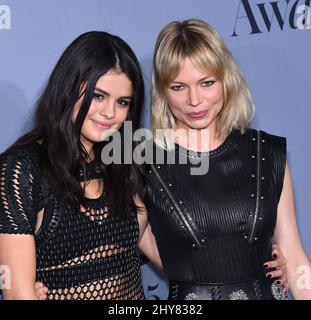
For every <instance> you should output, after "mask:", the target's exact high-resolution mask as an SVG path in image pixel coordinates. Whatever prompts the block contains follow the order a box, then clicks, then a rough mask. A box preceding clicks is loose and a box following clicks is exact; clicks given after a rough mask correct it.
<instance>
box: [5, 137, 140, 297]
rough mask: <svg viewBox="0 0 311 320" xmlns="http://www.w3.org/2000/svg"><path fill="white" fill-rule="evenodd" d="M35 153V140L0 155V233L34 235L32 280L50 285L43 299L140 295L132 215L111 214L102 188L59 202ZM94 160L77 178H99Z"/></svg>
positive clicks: (136, 234)
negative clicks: (78, 198) (39, 220)
mask: <svg viewBox="0 0 311 320" xmlns="http://www.w3.org/2000/svg"><path fill="white" fill-rule="evenodd" d="M39 154H40V145H39V144H37V143H34V144H31V145H28V146H24V147H19V148H17V149H15V150H14V151H8V152H5V153H3V154H2V155H1V156H0V180H1V184H0V233H8V234H30V235H33V236H34V237H35V241H36V255H37V257H36V259H37V281H42V282H43V283H44V284H45V285H46V286H47V287H48V288H49V292H48V299H61V300H69V299H143V298H144V294H143V290H142V287H141V278H140V261H139V257H138V255H137V252H136V245H137V241H138V237H139V225H138V221H137V218H136V217H132V218H120V217H117V216H112V215H110V214H109V208H108V205H107V201H106V194H105V192H103V193H102V195H101V196H100V197H99V198H97V199H86V198H85V199H84V201H83V202H84V203H83V204H76V205H73V204H70V205H69V204H68V205H64V204H62V205H61V204H60V201H58V199H57V196H55V194H53V192H51V189H50V188H49V187H48V184H47V183H46V180H45V179H44V175H43V174H42V169H41V167H40V161H39ZM97 164H98V162H97V161H96V160H95V161H92V162H91V163H90V164H88V165H87V167H86V170H85V174H83V177H82V179H81V180H82V181H83V180H90V179H96V178H97V179H100V177H101V173H100V171H99V170H98V166H97ZM42 210H44V211H43V221H42V224H41V227H40V228H39V230H36V221H37V217H38V213H39V212H42Z"/></svg>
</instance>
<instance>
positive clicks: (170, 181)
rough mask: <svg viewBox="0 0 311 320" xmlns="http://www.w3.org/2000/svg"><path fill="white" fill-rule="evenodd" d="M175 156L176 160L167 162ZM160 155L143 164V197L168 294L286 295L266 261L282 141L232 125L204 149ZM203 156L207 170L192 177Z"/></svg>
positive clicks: (281, 176) (279, 178)
mask: <svg viewBox="0 0 311 320" xmlns="http://www.w3.org/2000/svg"><path fill="white" fill-rule="evenodd" d="M162 151H163V150H162ZM172 153H174V154H175V157H176V159H179V161H176V162H177V163H176V164H168V159H171V157H172V155H174V154H172ZM164 154H165V157H164V158H165V160H164V163H159V161H158V163H154V164H152V165H150V166H149V168H148V171H149V175H148V177H149V190H148V196H147V199H146V200H145V202H146V206H147V209H148V213H149V219H150V224H151V226H152V231H153V233H154V235H155V238H156V241H157V245H158V248H159V251H160V256H161V259H162V262H163V267H164V271H165V272H166V274H167V275H168V277H169V280H170V293H169V298H170V299H182V300H184V299H233V300H234V299H284V298H285V295H284V293H283V290H282V287H281V286H279V285H277V284H276V283H275V282H274V281H273V280H271V279H268V278H267V277H266V273H267V272H268V271H269V270H265V269H264V266H263V264H264V262H266V261H268V260H271V250H272V248H271V247H272V239H273V234H274V229H275V225H276V216H277V206H278V202H279V199H280V195H281V191H282V186H283V179H284V172H285V164H286V140H285V138H281V137H277V136H273V135H270V134H267V133H265V132H263V131H257V130H253V129H249V130H248V131H247V132H246V133H245V134H243V135H242V134H241V133H240V132H239V131H237V130H233V131H232V132H231V134H230V135H229V136H228V137H227V139H226V140H225V141H224V143H223V144H222V145H220V146H219V147H218V148H217V149H215V150H212V151H210V152H209V153H196V152H193V151H190V150H186V149H184V148H182V147H181V146H178V145H176V148H175V150H173V151H169V152H167V151H165V153H164ZM154 157H155V155H154ZM202 161H207V163H208V165H209V168H208V171H207V173H204V174H199V175H193V174H192V173H191V168H195V167H199V166H200V163H202ZM180 162H184V163H183V164H180ZM185 162H186V163H185ZM195 163H196V164H195Z"/></svg>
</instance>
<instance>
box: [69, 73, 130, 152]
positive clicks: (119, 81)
mask: <svg viewBox="0 0 311 320" xmlns="http://www.w3.org/2000/svg"><path fill="white" fill-rule="evenodd" d="M132 95H133V88H132V82H131V81H130V80H129V78H128V77H127V75H126V74H124V73H122V72H117V71H114V70H110V71H108V72H107V73H105V74H104V75H102V76H101V77H100V78H99V79H98V81H97V83H96V86H95V89H94V94H93V99H92V102H91V106H90V109H89V112H88V114H87V116H86V118H85V120H84V123H83V126H82V129H81V142H82V143H83V145H84V147H85V148H86V149H87V150H89V149H90V148H89V147H92V146H93V144H94V143H96V142H100V141H103V140H104V139H105V138H106V137H107V135H108V132H111V130H113V129H114V130H118V129H119V128H120V127H121V126H122V124H123V122H124V121H125V119H126V117H127V114H128V110H129V106H130V102H131V99H132ZM83 97H84V96H82V97H81V98H80V99H79V101H78V102H77V103H76V105H75V108H74V111H73V122H74V121H75V119H76V117H77V115H78V112H79V109H80V107H81V103H82V100H83Z"/></svg>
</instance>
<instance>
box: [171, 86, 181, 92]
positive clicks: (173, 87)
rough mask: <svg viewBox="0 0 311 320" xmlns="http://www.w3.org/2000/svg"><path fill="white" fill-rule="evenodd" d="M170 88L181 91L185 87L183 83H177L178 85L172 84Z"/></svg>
mask: <svg viewBox="0 0 311 320" xmlns="http://www.w3.org/2000/svg"><path fill="white" fill-rule="evenodd" d="M170 88H171V89H172V90H174V91H181V90H183V89H184V86H182V85H176V86H171V87H170Z"/></svg>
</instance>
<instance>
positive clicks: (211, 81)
mask: <svg viewBox="0 0 311 320" xmlns="http://www.w3.org/2000/svg"><path fill="white" fill-rule="evenodd" d="M215 82H216V81H215V80H208V81H203V82H202V85H203V87H210V86H211V85H213V84H214V83H215Z"/></svg>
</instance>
